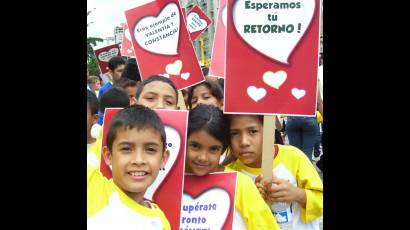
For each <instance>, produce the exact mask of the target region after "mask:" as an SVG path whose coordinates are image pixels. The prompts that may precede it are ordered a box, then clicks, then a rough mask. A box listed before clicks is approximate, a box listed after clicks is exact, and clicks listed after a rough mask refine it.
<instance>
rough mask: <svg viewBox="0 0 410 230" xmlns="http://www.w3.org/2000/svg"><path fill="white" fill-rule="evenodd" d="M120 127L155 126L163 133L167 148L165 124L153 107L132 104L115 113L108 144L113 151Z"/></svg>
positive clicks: (109, 131) (162, 140) (163, 140)
mask: <svg viewBox="0 0 410 230" xmlns="http://www.w3.org/2000/svg"><path fill="white" fill-rule="evenodd" d="M120 128H125V129H134V128H136V129H138V130H140V129H146V128H153V129H154V130H156V131H158V132H159V133H160V134H161V142H162V145H163V150H164V149H165V145H166V139H167V136H166V134H165V128H164V124H163V123H162V121H161V119H160V118H159V116H158V115H157V113H155V111H154V110H152V109H149V108H147V107H145V106H143V105H132V106H129V107H127V108H125V109H123V110H121V111H119V112H118V113H117V114H115V116H114V117H113V118H112V120H111V122H110V127H109V128H108V133H107V141H106V144H107V147H108V149H109V150H110V151H112V144H113V143H114V140H115V138H116V137H117V133H118V130H119V129H120Z"/></svg>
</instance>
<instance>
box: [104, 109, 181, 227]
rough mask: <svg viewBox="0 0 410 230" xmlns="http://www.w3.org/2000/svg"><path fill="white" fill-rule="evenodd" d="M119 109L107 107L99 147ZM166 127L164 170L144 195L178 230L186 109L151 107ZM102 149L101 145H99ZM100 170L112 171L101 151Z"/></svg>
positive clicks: (108, 176) (109, 174)
mask: <svg viewBox="0 0 410 230" xmlns="http://www.w3.org/2000/svg"><path fill="white" fill-rule="evenodd" d="M120 110H121V108H106V110H105V113H104V123H103V140H102V146H104V145H105V143H106V138H107V133H108V128H109V123H110V121H111V119H112V118H113V117H114V115H115V114H116V113H117V112H119V111H120ZM154 111H155V112H156V113H157V114H158V116H159V117H160V119H161V121H162V122H163V123H164V126H165V133H166V136H167V140H166V143H167V149H168V150H169V151H170V156H169V159H168V161H167V163H166V164H165V170H163V171H159V174H158V176H157V178H156V179H155V181H154V183H153V184H152V185H151V186H149V187H148V189H147V191H146V193H145V195H144V198H145V199H148V200H151V201H153V202H154V203H156V204H158V205H159V206H160V207H161V210H162V211H163V212H164V214H165V215H166V217H167V219H168V220H169V222H170V224H171V229H177V228H178V226H179V220H180V214H181V213H180V210H181V201H182V192H183V183H184V181H183V178H184V168H185V166H184V162H185V143H186V133H187V124H188V112H187V111H181V110H154ZM101 150H102V148H101ZM101 154H102V155H101V165H100V170H101V172H102V174H103V175H104V176H105V177H107V178H111V177H112V173H111V169H110V168H109V166H108V165H107V164H106V161H105V158H106V157H105V155H104V154H103V153H102V152H101Z"/></svg>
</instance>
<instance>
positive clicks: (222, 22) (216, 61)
mask: <svg viewBox="0 0 410 230" xmlns="http://www.w3.org/2000/svg"><path fill="white" fill-rule="evenodd" d="M225 39H226V0H220V1H219V10H218V19H217V21H216V28H215V34H214V44H213V46H212V56H211V64H210V65H209V74H208V75H211V76H215V77H220V78H223V77H225V43H226V41H225Z"/></svg>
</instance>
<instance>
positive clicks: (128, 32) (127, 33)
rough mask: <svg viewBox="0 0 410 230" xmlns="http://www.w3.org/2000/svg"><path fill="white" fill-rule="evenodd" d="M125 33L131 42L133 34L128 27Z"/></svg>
mask: <svg viewBox="0 0 410 230" xmlns="http://www.w3.org/2000/svg"><path fill="white" fill-rule="evenodd" d="M124 34H125V38H127V40H128V41H130V42H131V34H130V30H129V29H128V28H127V29H126V30H125V32H124Z"/></svg>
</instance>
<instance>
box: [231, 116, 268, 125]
mask: <svg viewBox="0 0 410 230" xmlns="http://www.w3.org/2000/svg"><path fill="white" fill-rule="evenodd" d="M232 125H235V126H241V127H245V126H246V127H249V126H255V125H257V126H262V124H261V122H260V121H259V118H258V117H257V116H253V115H235V116H233V117H232V118H231V126H232Z"/></svg>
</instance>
